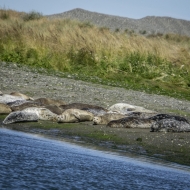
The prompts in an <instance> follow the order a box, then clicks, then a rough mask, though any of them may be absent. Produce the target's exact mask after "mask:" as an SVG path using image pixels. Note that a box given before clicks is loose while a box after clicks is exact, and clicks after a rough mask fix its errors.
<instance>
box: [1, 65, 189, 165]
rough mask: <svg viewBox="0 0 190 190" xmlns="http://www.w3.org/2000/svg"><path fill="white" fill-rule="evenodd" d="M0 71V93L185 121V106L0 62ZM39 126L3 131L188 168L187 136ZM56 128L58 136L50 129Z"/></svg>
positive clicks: (83, 125) (185, 103)
mask: <svg viewBox="0 0 190 190" xmlns="http://www.w3.org/2000/svg"><path fill="white" fill-rule="evenodd" d="M0 68H1V69H0V81H1V82H0V91H2V92H3V93H11V92H13V91H17V92H21V93H23V94H26V95H29V96H31V97H33V98H40V97H46V98H53V99H60V100H63V101H64V102H66V103H74V102H79V103H87V104H94V105H99V106H102V107H104V108H108V107H110V106H111V105H113V104H115V103H128V104H132V105H136V106H143V107H145V108H147V109H151V110H154V111H157V112H160V113H172V114H175V115H181V116H184V117H186V118H187V119H188V120H190V102H189V101H185V100H178V99H174V98H170V97H166V96H160V95H153V94H146V93H144V92H138V91H133V90H126V89H123V88H118V87H111V86H105V85H100V84H93V83H88V82H84V81H80V80H74V79H72V76H71V75H67V78H62V77H60V76H59V75H58V74H56V73H55V74H48V72H46V71H45V70H41V71H39V70H35V69H31V68H28V67H26V66H20V65H19V64H16V63H5V62H0ZM1 120H2V119H1ZM37 125H38V126H37ZM42 125H43V122H40V123H39V122H38V124H36V123H35V124H33V123H24V124H18V125H7V126H3V127H7V128H11V129H14V130H20V131H25V132H32V133H38V134H46V135H49V136H56V137H58V136H59V137H64V138H65V137H67V136H70V137H71V136H72V137H75V138H76V136H78V137H80V140H83V141H86V142H92V143H95V144H97V145H103V146H107V147H109V148H115V149H122V150H125V151H132V152H135V153H139V154H145V155H148V156H154V157H159V158H162V159H165V160H169V161H173V162H177V163H181V164H185V165H190V153H189V148H190V138H189V137H190V133H151V132H150V130H149V129H109V128H106V127H105V126H101V127H100V126H94V125H92V123H80V124H64V125H63V126H61V125H60V124H55V123H54V124H50V123H45V124H44V125H48V128H47V129H46V128H44V127H42ZM40 126H41V127H40ZM55 128H56V129H58V131H57V130H53V129H55ZM103 135H104V136H105V138H103V137H102V136H103ZM100 137H101V138H100ZM107 142H110V143H107Z"/></svg>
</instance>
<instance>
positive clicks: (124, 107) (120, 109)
mask: <svg viewBox="0 0 190 190" xmlns="http://www.w3.org/2000/svg"><path fill="white" fill-rule="evenodd" d="M108 112H115V113H120V114H128V113H130V112H144V113H157V112H155V111H152V110H148V109H145V108H143V107H140V106H134V105H130V104H126V103H117V104H114V105H112V106H111V107H109V108H108Z"/></svg>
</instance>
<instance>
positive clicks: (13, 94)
mask: <svg viewBox="0 0 190 190" xmlns="http://www.w3.org/2000/svg"><path fill="white" fill-rule="evenodd" d="M10 95H12V96H18V97H21V98H23V99H25V100H34V99H33V98H31V97H29V96H27V95H25V94H22V93H20V92H11V93H10Z"/></svg>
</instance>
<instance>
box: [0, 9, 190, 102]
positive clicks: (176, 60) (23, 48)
mask: <svg viewBox="0 0 190 190" xmlns="http://www.w3.org/2000/svg"><path fill="white" fill-rule="evenodd" d="M54 17H56V16H54ZM51 18H52V17H51ZM93 18H94V17H93ZM145 19H146V18H145ZM100 20H101V19H100ZM0 37H1V38H0V52H1V54H0V60H1V61H5V62H15V63H20V64H23V65H30V66H32V67H36V68H46V69H49V71H51V72H54V71H60V72H62V73H64V74H66V76H72V77H73V78H75V79H79V80H85V81H91V82H94V83H101V84H107V85H110V86H117V87H123V88H126V89H133V90H138V91H143V92H147V93H154V94H162V95H169V96H171V97H175V98H180V99H186V100H190V93H189V91H190V75H189V73H190V64H189V63H190V43H189V42H190V37H187V36H181V35H178V34H166V35H151V36H148V37H146V36H143V35H138V34H137V33H136V34H133V33H128V32H127V33H126V32H112V31H110V30H108V29H106V28H105V27H96V26H95V25H92V24H90V23H89V22H80V21H75V20H72V19H48V18H46V17H43V16H42V15H40V14H39V13H37V12H31V13H25V14H24V15H20V13H18V12H16V11H11V10H0Z"/></svg>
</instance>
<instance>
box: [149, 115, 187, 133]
mask: <svg viewBox="0 0 190 190" xmlns="http://www.w3.org/2000/svg"><path fill="white" fill-rule="evenodd" d="M150 132H190V125H189V123H187V122H185V121H183V120H175V119H172V118H170V119H161V120H159V121H156V122H155V123H153V124H152V126H151V130H150Z"/></svg>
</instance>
